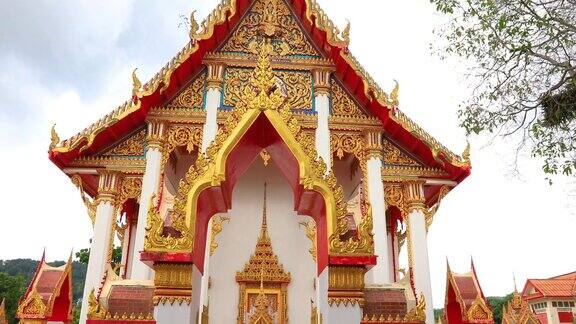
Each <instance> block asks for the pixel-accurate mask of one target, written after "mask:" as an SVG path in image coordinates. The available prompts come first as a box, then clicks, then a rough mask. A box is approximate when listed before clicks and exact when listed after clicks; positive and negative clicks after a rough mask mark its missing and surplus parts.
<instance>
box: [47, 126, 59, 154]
mask: <svg viewBox="0 0 576 324" xmlns="http://www.w3.org/2000/svg"><path fill="white" fill-rule="evenodd" d="M58 143H60V136H58V133H57V132H56V124H54V125H52V129H51V130H50V146H49V147H48V151H52V150H53V149H54V148H55V147H56V146H57V145H58Z"/></svg>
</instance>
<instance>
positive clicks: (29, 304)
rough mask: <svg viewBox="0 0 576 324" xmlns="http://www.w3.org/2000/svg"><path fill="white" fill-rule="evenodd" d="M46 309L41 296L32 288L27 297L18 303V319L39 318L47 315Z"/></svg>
mask: <svg viewBox="0 0 576 324" xmlns="http://www.w3.org/2000/svg"><path fill="white" fill-rule="evenodd" d="M47 310H48V308H47V307H46V305H45V304H44V302H43V301H42V297H41V296H40V294H39V293H38V291H37V290H36V289H35V288H34V289H33V290H32V291H31V292H30V294H29V295H28V297H27V298H26V299H25V300H24V301H23V302H22V303H20V305H18V310H17V314H18V318H20V319H41V318H45V317H46V316H47V315H48V314H46V311H47Z"/></svg>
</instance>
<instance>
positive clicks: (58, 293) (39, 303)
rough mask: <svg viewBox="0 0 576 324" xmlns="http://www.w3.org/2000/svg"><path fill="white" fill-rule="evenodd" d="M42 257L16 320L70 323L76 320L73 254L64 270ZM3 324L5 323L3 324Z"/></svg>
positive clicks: (28, 323) (23, 323)
mask: <svg viewBox="0 0 576 324" xmlns="http://www.w3.org/2000/svg"><path fill="white" fill-rule="evenodd" d="M45 256H46V254H45V253H44V254H42V258H41V259H40V262H38V266H37V267H36V272H35V273H34V276H33V277H32V279H31V281H30V284H29V285H28V289H27V290H26V293H25V294H24V296H23V297H22V299H21V300H20V303H19V305H18V310H17V311H16V317H17V318H18V319H20V321H19V323H20V324H44V323H70V322H71V321H72V309H73V306H72V254H70V257H69V258H68V262H66V264H64V265H62V266H60V267H52V266H50V265H48V264H47V263H46V257H45ZM0 323H1V321H0Z"/></svg>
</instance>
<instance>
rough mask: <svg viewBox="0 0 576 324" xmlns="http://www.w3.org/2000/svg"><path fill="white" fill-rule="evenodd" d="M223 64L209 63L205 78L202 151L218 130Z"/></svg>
mask: <svg viewBox="0 0 576 324" xmlns="http://www.w3.org/2000/svg"><path fill="white" fill-rule="evenodd" d="M223 75H224V66H222V65H209V66H208V78H207V83H208V84H207V91H206V101H205V103H204V105H205V106H204V109H205V110H206V122H205V123H204V129H203V132H202V147H201V150H202V152H204V151H206V149H207V148H208V146H210V143H211V142H212V141H213V140H214V138H215V137H216V133H217V132H218V121H217V116H218V108H220V104H221V100H222V99H221V98H222V76H223Z"/></svg>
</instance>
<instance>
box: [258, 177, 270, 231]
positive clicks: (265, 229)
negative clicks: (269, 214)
mask: <svg viewBox="0 0 576 324" xmlns="http://www.w3.org/2000/svg"><path fill="white" fill-rule="evenodd" d="M267 185H268V184H267V183H266V182H264V206H262V227H261V228H260V236H261V237H268V222H267V220H266V186H267Z"/></svg>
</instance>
